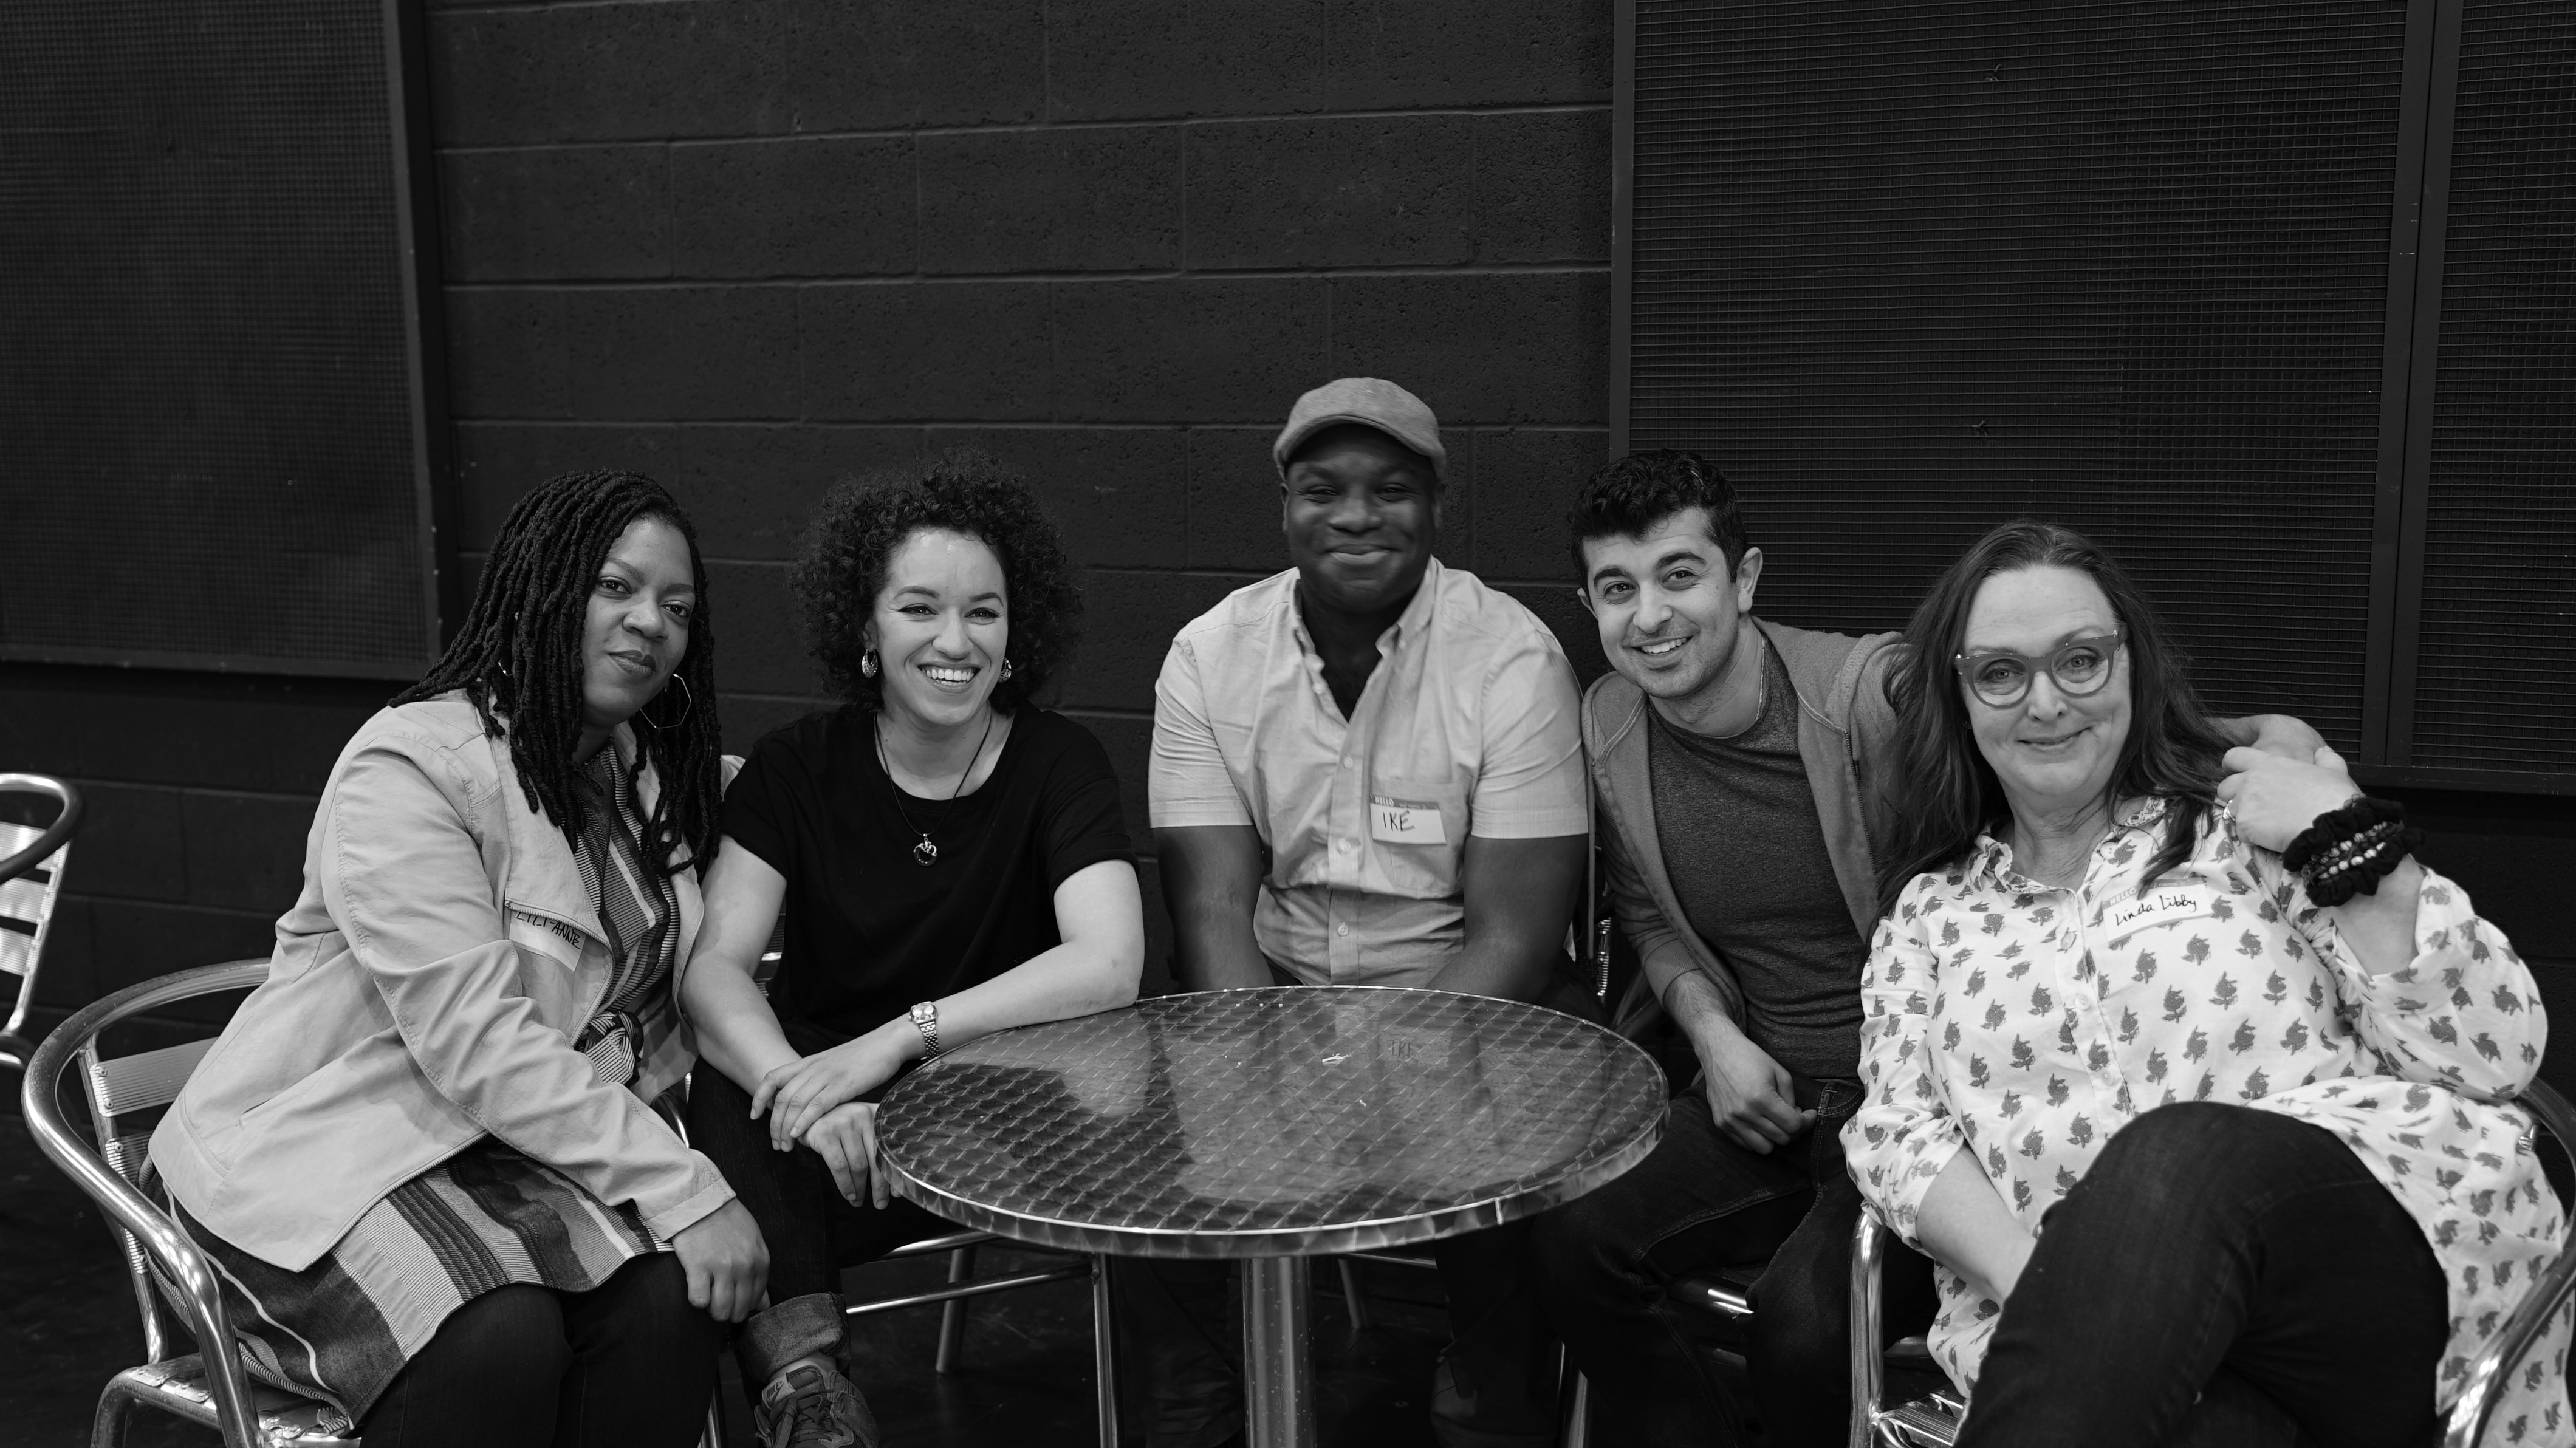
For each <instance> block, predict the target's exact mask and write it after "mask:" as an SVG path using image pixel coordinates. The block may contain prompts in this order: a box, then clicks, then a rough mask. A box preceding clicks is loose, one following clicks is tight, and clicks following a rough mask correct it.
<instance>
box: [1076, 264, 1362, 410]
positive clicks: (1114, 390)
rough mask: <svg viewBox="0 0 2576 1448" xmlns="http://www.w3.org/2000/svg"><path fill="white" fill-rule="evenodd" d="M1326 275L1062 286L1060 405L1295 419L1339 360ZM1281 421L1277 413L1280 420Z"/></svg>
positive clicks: (1099, 408) (1078, 407)
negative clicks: (1331, 350) (1329, 340)
mask: <svg viewBox="0 0 2576 1448" xmlns="http://www.w3.org/2000/svg"><path fill="white" fill-rule="evenodd" d="M1328 285H1329V283H1327V282H1326V281H1325V280H1324V279H1323V278H1320V277H1316V278H1306V277H1284V278H1220V279H1198V278H1183V279H1174V280H1169V281H1150V282H1078V283H1065V284H1062V285H1060V286H1058V287H1057V289H1056V293H1057V294H1056V306H1055V369H1056V371H1055V376H1056V383H1055V398H1056V416H1057V417H1059V418H1063V419H1066V420H1069V421H1070V420H1083V421H1101V422H1126V421H1133V422H1253V421H1259V420H1264V419H1276V418H1284V417H1286V416H1287V415H1288V408H1289V406H1290V405H1291V404H1292V403H1294V402H1295V401H1296V400H1297V396H1298V394H1299V393H1301V392H1304V391H1305V390H1306V389H1308V388H1310V387H1312V386H1314V385H1315V384H1316V383H1317V382H1320V381H1323V380H1325V379H1327V378H1329V377H1331V376H1332V375H1333V374H1332V373H1331V372H1330V371H1328V370H1327V368H1328V366H1329V363H1328V361H1327V359H1326V352H1325V345H1324V344H1325V337H1326V327H1327V313H1326V311H1325V297H1326V290H1325V289H1326V287H1327V286H1328ZM1273 426H1276V423H1275V422H1274V423H1273Z"/></svg>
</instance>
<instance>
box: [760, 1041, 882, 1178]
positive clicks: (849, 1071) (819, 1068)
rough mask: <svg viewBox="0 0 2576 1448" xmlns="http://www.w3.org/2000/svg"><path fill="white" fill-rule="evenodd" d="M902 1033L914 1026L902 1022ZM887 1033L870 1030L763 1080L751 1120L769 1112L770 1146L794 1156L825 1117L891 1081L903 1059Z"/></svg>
mask: <svg viewBox="0 0 2576 1448" xmlns="http://www.w3.org/2000/svg"><path fill="white" fill-rule="evenodd" d="M904 1029H905V1030H907V1031H909V1030H911V1029H912V1023H911V1022H910V1021H906V1022H904ZM885 1034H886V1033H884V1032H881V1031H870V1032H869V1033H868V1034H866V1035H864V1036H860V1037H858V1038H856V1039H855V1040H848V1041H843V1042H842V1043H841V1044H839V1045H837V1046H834V1047H833V1048H831V1049H830V1050H828V1051H817V1052H815V1053H814V1054H813V1055H811V1056H807V1057H804V1058H802V1059H800V1060H796V1061H791V1062H789V1063H788V1064H786V1065H784V1066H780V1067H778V1068H776V1069H775V1070H772V1071H771V1072H770V1073H769V1074H768V1075H766V1076H763V1077H761V1078H760V1089H759V1090H757V1091H755V1092H753V1093H752V1094H751V1116H752V1119H753V1120H754V1121H757V1120H759V1119H760V1117H761V1114H762V1113H763V1112H766V1113H768V1116H769V1144H770V1145H771V1146H774V1147H776V1148H778V1149H779V1150H780V1151H794V1150H795V1149H796V1143H798V1142H799V1141H802V1140H804V1138H805V1133H806V1131H807V1130H808V1129H809V1128H811V1127H812V1126H813V1125H814V1123H815V1122H817V1121H820V1120H821V1119H822V1118H823V1114H824V1113H825V1112H827V1111H830V1110H832V1109H833V1108H834V1107H837V1106H839V1105H841V1104H842V1103H843V1102H847V1101H855V1100H857V1099H858V1098H859V1097H861V1096H865V1095H866V1094H868V1093H869V1092H871V1091H874V1090H875V1089H877V1088H878V1087H880V1086H883V1085H884V1084H885V1083H887V1082H888V1081H891V1080H893V1079H894V1073H895V1072H897V1071H899V1070H901V1069H903V1054H902V1052H900V1051H899V1050H897V1049H896V1048H895V1047H893V1046H891V1045H888V1044H886V1041H885V1039H884V1037H885Z"/></svg>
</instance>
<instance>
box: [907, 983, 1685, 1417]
mask: <svg viewBox="0 0 2576 1448" xmlns="http://www.w3.org/2000/svg"><path fill="white" fill-rule="evenodd" d="M1664 1099H1665V1086H1664V1079H1663V1073H1662V1072H1661V1071H1660V1070H1658V1069H1657V1068H1656V1066H1655V1064H1654V1063H1653V1062H1652V1061H1651V1060H1649V1059H1648V1058H1647V1056H1646V1054H1645V1053H1644V1052H1643V1051H1640V1050H1639V1049H1637V1048H1636V1047H1635V1046H1634V1045H1632V1044H1630V1043H1629V1042H1627V1041H1625V1040H1622V1039H1621V1038H1620V1037H1618V1036H1617V1035H1615V1034H1613V1033H1611V1032H1609V1031H1606V1030H1603V1029H1602V1028H1600V1027H1598V1026H1595V1025H1592V1024H1590V1023H1588V1022H1585V1021H1581V1020H1577V1019H1576V1018H1574V1017H1572V1016H1568V1015H1563V1014H1560V1013H1558V1012H1555V1011H1549V1010H1542V1009H1540V1008H1538V1007H1536V1006H1528V1005H1522V1004H1519V1003H1518V1002H1514V1001H1501V1000H1491V999H1488V998H1486V997H1483V996H1468V995H1455V994H1451V993H1448V992H1445V991H1428V990H1396V989H1386V988H1376V987H1349V986H1332V987H1290V988H1285V989H1269V990H1237V991H1213V992H1207V993H1203V994H1197V995H1180V996H1163V997H1159V998H1156V999H1152V1000H1145V1001H1140V1002H1138V1003H1137V1004H1136V1005H1134V1006H1132V1007H1130V1008H1128V1009H1126V1010H1119V1011H1109V1012H1105V1013H1103V1014H1100V1015H1096V1016H1084V1017H1081V1018H1079V1019H1075V1020H1069V1021H1056V1022H1053V1023H1050V1024H1047V1025H1042V1026H1029V1027H1024V1028H1022V1029H1019V1030H1013V1031H1003V1032H999V1033H997V1034H995V1035H991V1036H987V1037H985V1038H984V1039H982V1040H980V1041H974V1042H971V1043H969V1044H967V1045H965V1046H962V1047H960V1048H958V1049H957V1050H954V1051H951V1052H949V1053H948V1054H946V1055H944V1056H942V1057H940V1058H939V1059H938V1060H936V1061H933V1062H931V1063H930V1064H929V1065H927V1066H924V1067H923V1068H921V1069H920V1070H917V1071H915V1072H913V1073H912V1074H911V1075H909V1076H907V1077H905V1078H904V1079H903V1080H902V1081H900V1082H898V1083H896V1085H895V1086H894V1088H893V1089H892V1090H891V1091H889V1092H887V1093H886V1097H885V1101H884V1104H883V1107H882V1110H881V1113H880V1115H879V1117H878V1125H877V1131H878V1141H879V1143H880V1145H881V1147H882V1149H883V1151H884V1153H885V1159H886V1162H887V1164H888V1165H889V1166H890V1167H891V1168H892V1181H893V1187H894V1190H895V1191H896V1192H897V1193H899V1194H900V1195H902V1196H903V1197H905V1198H906V1199H907V1200H910V1201H913V1202H916V1203H918V1204H920V1205H921V1206H923V1207H926V1208H928V1209H929V1210H931V1211H933V1212H936V1213H938V1214H939V1215H941V1216H943V1217H946V1218H948V1219H949V1220H951V1221H954V1222H958V1223H961V1224H963V1225H965V1226H969V1227H976V1228H981V1229H983V1230H986V1231H990V1232H993V1233H996V1234H998V1235H1000V1236H1004V1237H1011V1238H1016V1239H1018V1240H1020V1241H1025V1242H1034V1243H1038V1244H1040V1245H1043V1246H1049V1247H1060V1248H1067V1249H1070V1250H1074V1251H1080V1252H1105V1253H1111V1254H1116V1255H1121V1256H1131V1257H1202V1258H1205V1257H1241V1258H1246V1259H1249V1260H1248V1261H1247V1262H1246V1264H1245V1265H1246V1271H1245V1274H1244V1278H1245V1280H1244V1362H1245V1365H1246V1369H1247V1374H1248V1377H1249V1382H1248V1383H1247V1385H1246V1386H1247V1391H1246V1393H1245V1416H1246V1418H1247V1419H1248V1420H1249V1427H1250V1430H1251V1431H1250V1438H1251V1442H1252V1445H1253V1448H1290V1445H1304V1444H1308V1443H1311V1442H1312V1441H1313V1436H1314V1430H1313V1421H1314V1409H1313V1399H1312V1390H1311V1385H1310V1383H1309V1381H1308V1376H1307V1370H1306V1331H1305V1312H1306V1285H1307V1270H1306V1269H1307V1261H1306V1259H1307V1258H1308V1257H1309V1256H1311V1255H1315V1254H1326V1253H1335V1252H1357V1251H1367V1250H1371V1249H1375V1248H1381V1247H1390V1246H1396V1245H1400V1244H1402V1243H1407V1242H1427V1241H1430V1240H1432V1239H1433V1238H1437V1237H1446V1236H1450V1235H1453V1234H1455V1233H1459V1232H1471V1231H1475V1230H1478V1229H1479V1228H1484V1227H1492V1226H1498V1225H1500V1224H1501V1223H1504V1222H1508V1221H1512V1220H1514V1219H1516V1218H1520V1217H1526V1216H1529V1215H1532V1214H1533V1213H1537V1212H1541V1211H1544V1210H1546V1209H1547V1208H1549V1207H1551V1206H1554V1205H1556V1204H1557V1203H1559V1202H1563V1201H1568V1200H1571V1199H1572V1198H1574V1197H1578V1196H1581V1195H1582V1194H1583V1193H1585V1192H1588V1191H1590V1190H1592V1189H1593V1188H1594V1187H1597V1186H1599V1185H1601V1184H1602V1183H1603V1182H1606V1181H1609V1180H1610V1179H1611V1178H1613V1177H1615V1176H1618V1175H1619V1174H1620V1173H1621V1172H1624V1171H1626V1170H1628V1169H1629V1168H1630V1167H1632V1166H1634V1165H1636V1164H1637V1163H1638V1162H1640V1161H1642V1160H1644V1159H1645V1157H1646V1154H1647V1153H1648V1152H1649V1151H1651V1150H1653V1149H1654V1145H1655V1142H1656V1140H1657V1139H1658V1138H1659V1137H1661V1135H1662V1134H1663V1122H1664Z"/></svg>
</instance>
